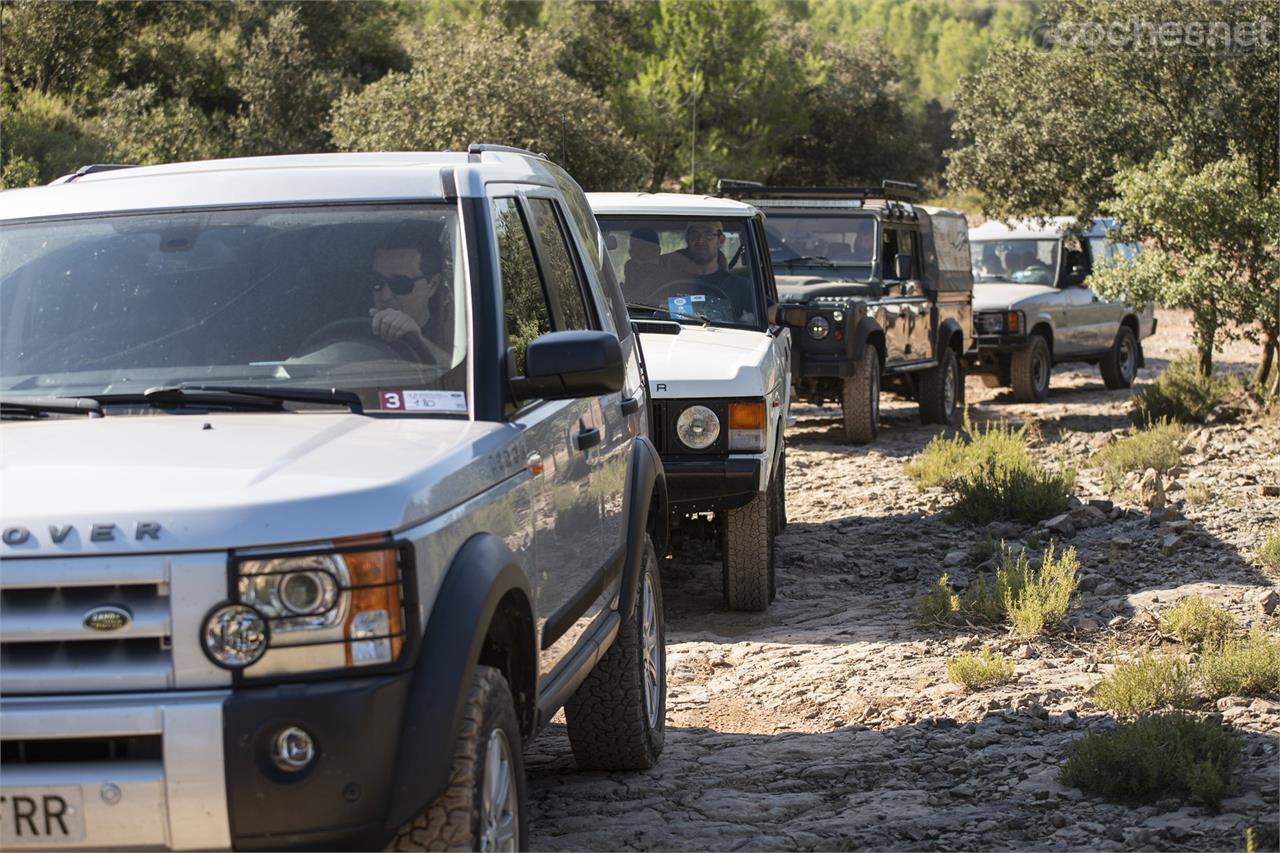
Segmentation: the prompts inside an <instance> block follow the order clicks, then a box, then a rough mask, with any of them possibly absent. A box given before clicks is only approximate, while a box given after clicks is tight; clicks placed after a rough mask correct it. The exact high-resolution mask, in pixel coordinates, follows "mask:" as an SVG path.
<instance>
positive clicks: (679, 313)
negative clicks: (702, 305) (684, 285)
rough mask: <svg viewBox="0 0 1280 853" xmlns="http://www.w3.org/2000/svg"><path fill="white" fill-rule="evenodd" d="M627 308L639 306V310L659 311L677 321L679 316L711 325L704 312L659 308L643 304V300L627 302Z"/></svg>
mask: <svg viewBox="0 0 1280 853" xmlns="http://www.w3.org/2000/svg"><path fill="white" fill-rule="evenodd" d="M627 308H639V309H640V310H641V311H661V312H662V313H663V314H667V315H669V316H671V317H673V318H675V319H676V322H679V321H680V319H679V318H681V317H684V318H685V319H687V320H696V321H698V322H699V323H701V324H702V325H704V326H710V325H711V319H710V318H709V317H707V315H705V314H690V313H688V312H687V311H673V310H671V309H670V308H659V307H658V306H657V305H645V304H644V303H643V302H628V303H627Z"/></svg>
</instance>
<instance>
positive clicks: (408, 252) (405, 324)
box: [369, 231, 453, 353]
mask: <svg viewBox="0 0 1280 853" xmlns="http://www.w3.org/2000/svg"><path fill="white" fill-rule="evenodd" d="M371 281H372V286H373V307H372V308H371V309H369V316H370V317H372V318H373V319H372V323H371V325H372V329H373V333H374V334H375V335H377V336H378V337H380V338H382V339H383V340H384V341H388V342H391V341H398V340H400V339H401V338H404V337H405V336H406V335H411V336H416V337H417V338H420V339H421V340H422V341H424V342H425V343H426V344H427V345H428V348H429V350H430V351H432V352H435V351H436V350H440V352H442V353H443V352H447V351H448V349H449V348H450V347H451V346H452V343H451V341H450V339H451V338H452V332H453V310H452V304H451V303H452V294H451V292H450V289H449V288H448V287H447V286H445V277H444V252H443V251H442V250H441V246H440V243H439V241H438V240H436V239H434V238H432V237H430V236H429V235H426V234H419V233H414V232H407V231H406V232H396V233H394V234H392V235H391V236H390V237H389V238H387V239H386V240H384V241H383V243H382V244H381V245H380V246H378V248H377V249H375V250H374V253H373V275H372V278H371Z"/></svg>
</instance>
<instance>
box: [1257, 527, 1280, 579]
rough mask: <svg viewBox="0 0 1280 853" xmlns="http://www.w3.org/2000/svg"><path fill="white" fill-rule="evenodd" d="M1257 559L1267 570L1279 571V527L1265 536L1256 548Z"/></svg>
mask: <svg viewBox="0 0 1280 853" xmlns="http://www.w3.org/2000/svg"><path fill="white" fill-rule="evenodd" d="M1258 559H1259V560H1261V561H1262V565H1264V566H1266V567H1267V568H1268V569H1280V527H1277V528H1276V529H1275V530H1272V531H1271V532H1270V533H1268V534H1267V538H1266V539H1263V540H1262V546H1261V547H1260V548H1258Z"/></svg>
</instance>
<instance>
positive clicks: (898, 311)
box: [720, 181, 972, 444]
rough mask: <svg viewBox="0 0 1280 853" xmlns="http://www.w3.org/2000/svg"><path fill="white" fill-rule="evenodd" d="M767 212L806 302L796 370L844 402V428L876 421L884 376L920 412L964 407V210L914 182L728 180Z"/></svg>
mask: <svg viewBox="0 0 1280 853" xmlns="http://www.w3.org/2000/svg"><path fill="white" fill-rule="evenodd" d="M720 189H721V192H722V193H723V194H727V195H732V196H733V197H734V198H738V199H741V200H743V201H746V202H748V203H750V204H753V205H756V206H757V207H759V208H760V209H762V210H763V211H764V212H765V214H766V215H767V216H768V220H767V223H766V233H767V236H768V241H769V253H770V256H771V258H772V263H773V267H774V270H775V273H776V275H777V282H778V292H779V295H780V298H781V299H782V301H783V303H784V305H788V304H789V305H795V306H798V307H799V309H800V310H799V311H798V312H797V313H796V316H795V317H794V319H792V313H793V312H792V311H789V310H786V309H785V307H784V315H785V316H786V317H787V318H788V319H787V322H788V324H789V325H790V324H793V323H794V324H795V325H797V326H799V327H800V329H801V330H799V331H797V334H796V339H795V346H794V348H793V349H794V352H793V359H794V360H793V365H792V381H793V382H794V384H795V390H796V396H797V397H799V398H802V399H805V400H807V401H809V402H811V403H816V404H823V403H825V402H826V401H829V400H834V401H839V403H840V405H841V409H842V412H843V421H844V430H845V436H846V438H847V439H848V440H849V441H851V442H853V443H855V444H863V443H866V442H869V441H873V440H874V439H875V437H876V435H877V434H878V433H879V429H880V389H881V383H882V381H884V382H887V383H889V384H890V385H892V386H893V387H895V388H896V389H897V390H899V391H901V392H902V393H904V394H906V395H907V396H909V397H911V398H912V399H914V400H916V401H917V402H918V403H919V406H920V418H921V420H922V421H923V422H924V423H927V424H929V423H937V424H947V425H954V424H957V423H959V421H960V418H961V412H962V410H963V408H964V373H963V366H962V364H961V358H962V357H963V355H964V352H965V350H966V349H968V346H969V335H970V332H971V328H972V322H971V316H970V298H971V290H972V277H971V273H970V268H969V267H970V264H969V247H968V237H967V232H966V228H967V226H966V224H965V221H964V216H963V215H962V214H960V213H958V212H957V211H952V210H944V209H941V208H936V207H926V206H923V205H919V204H917V203H915V200H916V197H917V192H916V190H915V188H914V185H911V184H901V183H898V182H893V181H886V182H885V183H884V186H882V187H873V188H865V187H767V186H760V185H756V184H752V183H750V182H746V181H721V183H720Z"/></svg>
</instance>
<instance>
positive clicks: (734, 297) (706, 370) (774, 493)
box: [588, 193, 791, 611]
mask: <svg viewBox="0 0 1280 853" xmlns="http://www.w3.org/2000/svg"><path fill="white" fill-rule="evenodd" d="M588 198H589V199H590V201H591V207H592V209H593V210H594V211H595V213H596V218H597V219H598V220H599V221H600V227H601V229H602V230H603V232H604V234H605V245H606V246H607V247H608V249H607V250H608V255H609V258H610V260H612V261H613V268H614V270H615V271H616V273H617V276H618V278H619V279H620V280H621V281H622V289H623V293H624V294H625V296H626V299H627V306H628V309H629V310H630V313H631V317H632V319H633V320H635V321H636V323H637V328H638V329H639V331H640V340H641V346H642V349H643V351H644V356H645V363H646V365H647V369H648V374H649V387H650V390H651V398H652V400H653V408H654V412H653V418H652V423H653V431H654V443H655V444H656V445H657V447H658V451H659V453H661V454H662V462H663V467H664V469H665V471H666V476H667V485H668V490H669V496H670V501H671V510H672V514H671V526H672V533H673V541H677V542H678V541H679V539H680V537H681V536H690V537H698V536H711V537H717V538H718V539H719V541H720V545H721V559H722V561H723V582H724V597H725V603H726V605H727V606H728V607H729V609H731V610H756V611H760V610H765V609H766V608H768V606H769V602H770V601H772V600H773V598H774V595H775V593H776V582H775V578H774V562H775V555H774V535H775V534H776V533H777V531H778V530H779V528H780V527H781V526H782V525H784V524H785V523H786V511H785V507H784V497H783V489H784V469H785V454H784V440H783V437H784V429H785V426H786V419H787V407H788V405H789V403H790V399H791V369H790V360H791V333H790V331H789V330H788V329H787V328H785V327H784V326H782V325H780V324H779V323H778V322H777V317H776V316H775V315H776V314H777V307H776V306H777V290H776V287H775V284H774V279H773V269H772V267H771V265H770V262H769V250H768V246H767V243H766V242H765V238H764V227H763V222H764V217H763V215H762V214H761V213H760V212H759V211H758V210H756V209H755V208H754V207H752V206H750V205H747V204H743V203H741V202H737V201H731V200H728V199H722V198H712V197H708V196H693V195H677V194H662V193H660V194H648V193H639V194H637V193H591V194H588Z"/></svg>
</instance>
